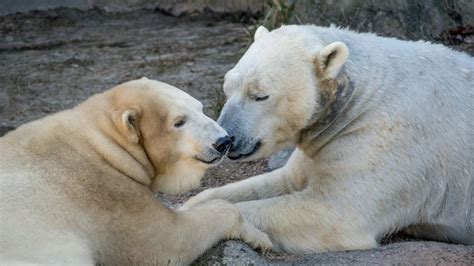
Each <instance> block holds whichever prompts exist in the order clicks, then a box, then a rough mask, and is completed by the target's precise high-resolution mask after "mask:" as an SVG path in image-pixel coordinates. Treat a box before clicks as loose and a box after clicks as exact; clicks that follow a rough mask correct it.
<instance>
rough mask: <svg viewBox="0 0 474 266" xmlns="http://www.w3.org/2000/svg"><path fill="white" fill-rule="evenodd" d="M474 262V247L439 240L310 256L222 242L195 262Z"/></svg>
mask: <svg viewBox="0 0 474 266" xmlns="http://www.w3.org/2000/svg"><path fill="white" fill-rule="evenodd" d="M319 264H330V265H334V264H350V265H367V264H370V265H394V264H402V265H413V264H416V265H435V264H444V265H446V264H456V265H473V264H474V247H473V246H463V245H455V244H447V243H439V242H424V241H413V242H399V243H392V244H388V245H384V246H380V247H377V248H374V249H370V250H355V251H338V252H324V253H314V254H306V255H285V254H275V253H270V254H267V255H261V254H259V253H257V252H256V251H254V250H252V249H251V248H250V247H249V246H247V245H246V244H244V243H242V242H239V241H227V242H222V243H220V244H219V245H217V246H216V247H214V248H212V249H210V250H209V251H207V252H206V253H205V254H204V255H202V256H201V257H200V258H199V259H197V260H196V261H195V262H194V263H193V265H319Z"/></svg>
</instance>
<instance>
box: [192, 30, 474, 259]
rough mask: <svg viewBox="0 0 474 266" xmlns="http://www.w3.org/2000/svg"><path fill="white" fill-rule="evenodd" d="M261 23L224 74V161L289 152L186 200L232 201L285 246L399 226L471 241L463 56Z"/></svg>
mask: <svg viewBox="0 0 474 266" xmlns="http://www.w3.org/2000/svg"><path fill="white" fill-rule="evenodd" d="M260 33H263V34H259V35H260V36H259V37H258V39H257V40H256V41H255V42H254V43H253V44H252V46H251V47H250V48H249V49H248V51H247V52H246V54H245V55H244V56H243V57H242V58H241V59H240V61H239V62H238V63H237V65H236V66H235V67H234V68H233V69H232V70H230V71H229V72H228V73H227V75H226V80H225V83H224V91H225V93H226V95H227V98H228V101H227V102H226V104H225V106H224V108H223V111H222V113H221V117H220V118H219V123H220V125H222V126H223V127H224V129H226V130H227V131H228V132H229V134H231V135H233V136H234V137H235V144H234V147H233V148H232V149H231V151H230V153H229V154H230V155H232V156H233V158H240V159H245V160H251V159H255V158H259V157H262V156H265V155H268V154H270V153H272V152H275V151H277V150H279V149H280V148H282V147H286V146H290V145H296V147H297V148H296V150H295V152H294V153H293V154H292V156H291V158H290V160H289V161H288V163H287V164H286V165H285V166H284V167H283V168H281V169H279V170H276V171H273V172H271V173H267V174H263V175H259V176H255V177H251V178H249V179H247V180H244V181H240V182H237V183H234V184H229V185H226V186H223V187H221V188H215V189H210V190H207V191H204V192H202V193H201V194H199V195H197V196H195V197H193V198H191V199H190V200H189V201H188V202H186V203H185V205H184V206H185V207H190V206H194V205H199V204H201V203H202V202H206V201H208V200H210V199H226V200H229V201H231V202H235V203H237V205H238V206H239V208H240V209H241V211H242V212H243V214H244V216H245V217H246V218H247V219H249V220H250V221H251V222H252V223H253V224H255V225H256V226H257V227H258V228H259V229H261V230H263V231H264V232H266V233H268V234H269V235H270V237H271V240H272V243H273V245H274V250H277V251H287V252H292V253H305V252H321V251H327V250H350V249H366V248H371V247H375V246H376V245H377V243H378V241H379V240H381V239H382V238H383V237H384V236H386V235H387V234H390V233H392V232H396V231H398V230H403V229H407V231H408V232H410V233H412V234H415V235H417V236H420V237H424V238H428V239H433V240H439V241H452V242H456V243H464V244H470V245H472V244H474V211H473V196H474V180H473V176H474V172H473V161H474V157H473V156H474V152H473V151H474V147H473V141H472V140H473V134H472V132H474V127H473V122H472V121H473V120H472V117H474V108H473V107H474V104H473V103H474V81H473V77H474V68H473V66H474V60H473V58H472V57H470V56H468V55H466V54H463V53H460V52H455V51H453V50H450V49H448V48H446V47H444V46H441V45H435V44H430V43H425V42H408V41H400V40H397V39H390V38H381V37H377V36H375V35H373V34H363V33H355V32H351V31H349V30H345V29H338V28H333V27H331V28H323V27H316V26H284V27H281V28H280V29H277V30H274V31H272V32H270V33H264V31H261V32H260ZM334 51H337V52H336V53H334ZM328 55H330V56H328ZM254 94H260V95H267V96H268V97H267V98H265V100H260V101H257V100H256V98H255V97H254V96H253V95H254Z"/></svg>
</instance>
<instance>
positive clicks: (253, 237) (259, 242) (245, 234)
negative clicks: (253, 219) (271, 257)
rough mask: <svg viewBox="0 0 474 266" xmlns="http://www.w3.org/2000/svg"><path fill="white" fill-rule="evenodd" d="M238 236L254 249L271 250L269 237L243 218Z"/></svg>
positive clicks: (271, 245)
mask: <svg viewBox="0 0 474 266" xmlns="http://www.w3.org/2000/svg"><path fill="white" fill-rule="evenodd" d="M239 238H240V239H241V240H242V241H244V242H246V243H247V244H249V245H250V246H251V247H252V248H254V249H260V250H261V251H262V252H264V253H265V252H266V251H269V250H272V248H273V244H272V241H271V240H270V237H268V235H267V234H266V233H264V232H262V231H260V230H259V229H257V228H256V227H255V226H254V225H253V224H251V223H250V222H249V221H247V220H246V219H245V218H244V219H243V221H242V224H241V226H240V235H239Z"/></svg>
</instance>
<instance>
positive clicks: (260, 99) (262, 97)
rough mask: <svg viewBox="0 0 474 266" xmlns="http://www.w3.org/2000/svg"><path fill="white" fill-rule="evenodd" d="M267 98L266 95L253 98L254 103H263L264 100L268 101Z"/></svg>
mask: <svg viewBox="0 0 474 266" xmlns="http://www.w3.org/2000/svg"><path fill="white" fill-rule="evenodd" d="M268 97H270V96H268V95H265V96H257V97H255V101H257V102H261V101H265V100H266V99H268Z"/></svg>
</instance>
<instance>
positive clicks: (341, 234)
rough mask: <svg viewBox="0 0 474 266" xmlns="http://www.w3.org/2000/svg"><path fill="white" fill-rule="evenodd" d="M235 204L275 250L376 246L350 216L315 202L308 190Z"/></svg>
mask: <svg viewBox="0 0 474 266" xmlns="http://www.w3.org/2000/svg"><path fill="white" fill-rule="evenodd" d="M237 206H238V207H239V209H240V211H241V213H242V215H243V216H244V218H245V219H247V220H248V221H250V222H251V223H253V224H254V225H255V226H256V227H257V228H259V229H260V230H262V231H263V232H265V233H267V234H268V235H269V236H270V239H271V241H272V244H273V250H274V251H285V252H288V253H311V252H322V251H328V250H333V251H334V250H353V249H369V248H373V247H376V246H377V241H376V240H375V237H374V235H373V234H371V233H370V232H364V231H363V230H362V229H361V228H360V227H358V226H357V223H356V222H354V221H353V220H351V219H353V217H352V216H351V215H346V214H345V211H344V210H341V211H340V212H338V211H337V210H334V208H330V207H329V206H327V205H325V203H324V202H320V201H319V202H318V200H317V199H316V198H315V197H313V196H312V195H311V192H310V193H308V191H302V192H295V193H292V194H289V195H284V196H280V197H275V198H270V199H264V200H255V201H247V202H240V203H238V204H237ZM358 218H359V217H358Z"/></svg>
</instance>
